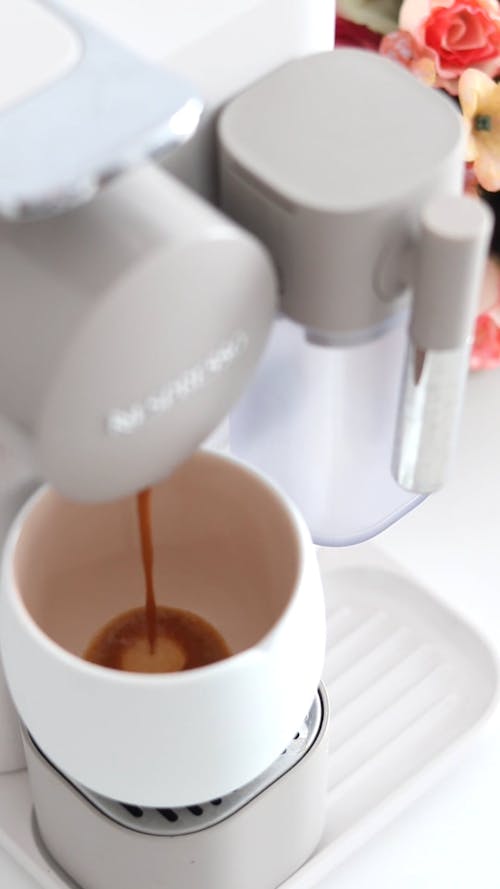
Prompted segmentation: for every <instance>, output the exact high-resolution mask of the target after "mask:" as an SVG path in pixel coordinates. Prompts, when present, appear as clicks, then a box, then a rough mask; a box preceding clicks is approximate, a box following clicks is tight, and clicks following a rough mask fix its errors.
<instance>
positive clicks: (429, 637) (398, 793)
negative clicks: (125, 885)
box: [0, 544, 499, 889]
mask: <svg viewBox="0 0 500 889" xmlns="http://www.w3.org/2000/svg"><path fill="white" fill-rule="evenodd" d="M319 557H320V564H321V568H322V574H323V580H324V585H325V594H326V607H327V614H328V650H327V656H326V664H325V673H324V680H325V683H326V685H327V687H328V690H329V693H330V698H331V705H332V712H333V716H332V730H331V745H330V746H331V750H330V766H329V776H328V781H329V795H328V814H327V823H326V829H325V833H324V836H323V839H322V842H321V844H320V847H319V849H318V850H317V852H316V854H315V855H314V856H313V858H311V859H310V861H309V862H308V863H307V864H306V865H304V867H302V868H301V870H300V871H298V872H297V873H296V874H295V875H294V876H293V877H291V878H290V879H289V880H287V882H286V883H285V884H284V886H283V889H306V887H307V889H312V887H314V886H315V885H316V883H318V882H319V881H320V880H321V879H323V878H324V877H325V875H326V874H328V873H329V872H330V871H332V870H333V869H334V868H335V867H336V866H337V865H338V864H339V863H340V862H341V861H343V860H344V859H345V858H346V857H347V856H348V855H349V854H351V853H352V852H354V851H355V850H356V849H357V848H359V847H360V846H362V845H363V844H364V843H365V842H366V841H367V840H368V839H369V838H370V837H372V836H373V834H374V833H376V832H377V831H378V830H380V829H381V828H382V827H384V826H385V825H386V824H388V822H389V821H390V820H392V819H393V818H394V817H395V816H396V815H398V813H399V812H401V811H403V810H404V809H405V808H407V807H408V806H409V805H410V804H411V802H412V801H413V800H415V799H416V798H417V797H418V796H420V795H421V794H422V793H423V792H424V791H425V790H426V789H427V788H428V787H429V785H430V784H432V783H433V782H434V781H435V780H436V779H437V778H438V777H439V776H440V775H441V774H442V772H443V771H444V769H445V768H446V767H447V766H449V765H450V764H451V763H452V762H453V759H454V758H455V756H456V754H457V753H459V752H460V750H461V748H462V746H463V744H464V742H465V741H467V740H469V739H470V737H471V736H472V735H473V733H474V731H476V730H477V729H478V727H479V726H480V725H481V723H482V722H484V720H485V718H486V717H487V716H488V714H489V713H490V712H491V710H492V707H493V705H494V702H495V699H496V696H497V690H498V685H499V674H498V667H497V662H496V658H495V656H494V654H493V653H492V651H491V650H490V648H489V646H488V645H487V644H486V643H485V641H484V640H483V639H482V638H481V636H480V635H479V634H478V633H476V631H475V630H473V629H472V627H470V626H469V625H468V624H467V623H465V622H464V621H462V619H461V618H460V617H459V616H458V615H456V614H454V613H453V612H451V611H450V610H449V609H448V607H446V606H444V605H442V604H441V603H440V602H439V600H438V599H437V598H436V597H435V596H433V595H432V594H431V593H430V592H429V590H426V589H424V588H422V587H421V586H419V585H418V584H416V583H415V582H414V581H413V580H412V579H411V578H410V577H408V575H407V574H405V572H404V571H402V569H401V568H400V567H399V566H396V565H395V564H394V563H393V562H391V561H390V560H389V559H387V557H385V556H383V555H382V554H381V553H380V552H379V551H378V550H377V548H376V547H375V546H374V545H372V544H370V545H367V544H363V545H362V546H361V547H356V548H352V549H348V550H321V551H320V553H319ZM0 845H2V846H3V847H4V848H5V849H6V851H8V852H9V853H10V854H11V855H12V857H13V858H14V859H15V860H16V861H17V862H18V863H19V864H20V865H21V866H22V867H24V868H25V870H26V871H27V872H28V873H29V874H30V875H31V876H32V877H34V878H35V880H36V881H37V882H38V883H39V885H40V886H41V887H43V889H68V885H69V884H68V883H67V881H66V880H65V879H64V877H63V876H61V875H60V874H58V873H56V872H55V871H54V870H53V869H52V868H51V867H50V866H49V865H48V863H47V861H46V859H45V858H44V856H43V855H42V853H41V852H40V850H39V848H38V846H37V842H36V840H35V837H34V834H33V831H32V822H31V799H30V792H29V786H28V781H27V776H26V773H25V772H18V773H16V774H13V775H5V776H2V777H0ZM72 889H73V884H72ZM143 889H149V887H147V886H144V887H143ZM235 889H236V887H235ZM255 889H258V887H255Z"/></svg>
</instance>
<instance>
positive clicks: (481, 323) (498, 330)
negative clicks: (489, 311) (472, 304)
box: [470, 315, 500, 370]
mask: <svg viewBox="0 0 500 889" xmlns="http://www.w3.org/2000/svg"><path fill="white" fill-rule="evenodd" d="M499 365H500V327H497V324H496V323H495V321H494V319H493V318H491V317H490V315H479V318H477V320H476V331H475V335H474V345H473V347H472V352H471V357H470V367H471V370H487V369H489V368H492V367H498V366H499Z"/></svg>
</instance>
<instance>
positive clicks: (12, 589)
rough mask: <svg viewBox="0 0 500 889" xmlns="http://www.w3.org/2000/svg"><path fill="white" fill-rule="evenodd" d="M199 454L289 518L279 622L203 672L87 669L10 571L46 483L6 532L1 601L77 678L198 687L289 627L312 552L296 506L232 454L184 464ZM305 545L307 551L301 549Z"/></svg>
mask: <svg viewBox="0 0 500 889" xmlns="http://www.w3.org/2000/svg"><path fill="white" fill-rule="evenodd" d="M200 453H203V454H205V455H210V456H211V457H212V458H214V459H216V460H219V461H221V462H224V463H231V464H233V465H235V466H236V467H238V468H239V469H240V470H241V471H243V472H245V473H247V474H248V475H250V476H253V478H254V479H256V480H257V481H258V482H259V483H260V484H261V485H262V486H263V487H264V488H266V489H267V490H268V492H269V493H270V494H271V495H273V496H274V497H275V498H276V500H277V501H278V502H279V505H280V506H281V507H282V508H283V509H284V510H285V511H286V512H287V514H288V518H289V520H290V529H291V531H292V533H293V536H294V543H295V546H296V549H297V572H296V578H295V583H294V586H293V589H292V591H291V594H290V596H289V599H288V602H287V603H286V605H285V607H284V609H283V611H282V612H281V614H280V616H279V617H278V618H277V620H276V621H275V622H274V624H273V625H272V626H271V627H270V629H269V630H268V631H267V632H266V633H265V634H264V636H262V637H261V638H260V639H259V640H258V642H256V643H255V644H254V645H252V646H251V647H250V648H246V649H244V650H243V651H240V652H237V653H236V654H232V655H230V656H229V657H228V658H224V660H220V661H216V662H215V663H213V664H207V665H205V666H203V667H193V668H192V669H190V670H181V671H177V672H171V673H140V672H132V671H126V670H115V669H112V668H110V667H104V666H102V665H100V664H94V663H91V662H90V661H87V660H85V658H83V657H80V656H78V655H76V654H73V653H72V652H70V651H68V650H67V649H66V648H64V647H63V646H62V645H60V644H59V643H58V642H55V640H54V639H51V637H50V636H48V635H47V634H46V633H45V632H44V631H43V630H42V629H41V628H40V627H39V625H38V624H37V622H36V621H35V620H34V618H33V617H32V615H31V614H30V612H29V610H28V608H27V607H26V604H25V603H24V601H23V598H22V595H21V593H20V591H19V586H18V582H17V578H16V576H15V571H14V563H15V555H16V549H17V546H18V543H19V539H20V536H21V532H22V529H23V526H24V523H25V521H26V519H27V517H28V515H29V514H30V513H31V511H32V510H33V509H34V507H35V506H36V505H37V504H38V503H39V502H40V501H41V500H43V498H44V497H45V496H46V495H47V493H49V492H50V491H53V490H55V489H54V488H52V487H51V485H49V484H48V483H45V482H44V483H43V484H42V485H41V486H40V487H39V488H37V490H36V491H35V492H34V493H33V494H32V495H31V496H30V497H29V498H28V500H27V501H26V503H25V504H24V505H23V506H22V507H21V509H20V510H19V512H18V513H17V515H16V517H15V518H14V520H13V522H12V524H11V526H10V528H9V531H8V534H7V536H6V539H5V543H4V547H3V552H2V580H3V598H4V601H5V599H9V601H10V603H11V607H12V608H13V610H14V612H15V614H16V616H17V618H18V620H19V621H22V622H23V624H24V626H25V627H26V628H27V631H28V633H29V635H30V636H31V637H32V638H33V639H34V640H35V642H36V644H37V646H38V647H40V648H42V649H43V650H44V651H45V652H46V653H48V654H49V655H50V656H51V657H52V658H57V659H58V660H59V661H62V662H63V663H65V664H66V665H67V666H68V667H72V668H75V669H78V670H79V672H81V673H82V672H83V674H84V675H85V674H86V675H88V676H89V677H100V678H101V679H104V678H107V679H108V680H109V681H110V682H112V683H113V684H118V685H122V686H130V685H139V686H144V685H146V686H151V685H152V686H157V685H169V684H172V685H173V684H174V683H175V684H176V685H177V684H179V683H181V684H189V683H190V682H191V681H192V680H193V679H196V681H198V682H199V681H200V679H201V678H202V677H206V678H207V680H208V678H209V677H211V676H217V675H218V674H219V673H222V674H223V673H224V672H226V671H227V669H228V666H227V665H228V663H231V664H232V665H233V666H236V667H237V668H240V667H244V666H245V664H246V662H249V661H251V660H254V659H255V658H256V657H261V656H263V654H264V650H265V649H266V648H267V647H268V646H269V644H270V643H271V641H272V639H273V637H274V636H275V635H276V633H277V632H278V631H279V629H280V627H281V626H282V625H283V622H286V621H287V619H288V616H289V614H290V612H291V611H292V609H293V607H294V605H295V603H296V601H297V598H298V596H299V591H300V588H301V586H302V584H303V580H304V577H305V573H306V558H307V542H310V544H311V546H313V542H312V539H311V538H310V534H309V531H308V528H307V526H306V524H305V521H304V519H303V518H302V516H301V514H300V512H299V510H298V509H297V507H296V506H295V504H294V503H293V502H292V501H291V500H290V498H289V497H288V495H287V494H285V492H283V491H282V490H281V489H280V488H279V487H278V486H277V485H276V484H275V483H274V482H273V481H272V480H271V479H269V478H268V477H267V476H266V475H264V474H263V473H261V472H259V471H258V470H255V469H254V468H253V467H251V466H249V465H248V464H247V463H246V462H245V461H244V460H242V459H240V458H238V457H234V456H233V455H230V454H220V453H217V452H214V451H212V450H210V449H209V448H206V449H204V448H199V449H197V450H196V451H194V453H193V454H191V455H190V457H188V458H187V460H190V459H191V457H193V456H194V455H195V454H200ZM186 462H187V461H186ZM181 465H182V464H181ZM56 493H57V492H56ZM304 538H306V540H304ZM305 543H306V545H304V544H305Z"/></svg>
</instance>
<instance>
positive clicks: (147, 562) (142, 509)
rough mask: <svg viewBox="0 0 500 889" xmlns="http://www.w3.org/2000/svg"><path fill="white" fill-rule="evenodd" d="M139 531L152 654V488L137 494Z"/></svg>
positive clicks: (154, 606)
mask: <svg viewBox="0 0 500 889" xmlns="http://www.w3.org/2000/svg"><path fill="white" fill-rule="evenodd" d="M137 511H138V513H139V531H140V534H141V552H142V567H143V569H144V580H145V581H146V623H147V627H148V642H149V650H150V652H151V654H154V650H155V644H156V633H157V615H156V597H155V588H154V582H153V535H152V533H151V488H146V489H145V490H144V491H139V493H138V495H137Z"/></svg>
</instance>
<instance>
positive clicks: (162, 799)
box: [0, 452, 325, 806]
mask: <svg viewBox="0 0 500 889" xmlns="http://www.w3.org/2000/svg"><path fill="white" fill-rule="evenodd" d="M152 517H153V540H154V560H155V565H154V573H155V584H156V592H157V601H158V604H160V605H161V604H163V605H169V606H173V607H179V608H184V609H187V610H190V611H193V612H195V613H196V614H198V615H200V616H201V617H203V618H205V619H206V620H208V621H209V622H210V623H211V624H212V625H214V626H215V627H216V628H217V629H218V630H219V632H220V633H221V634H222V635H223V637H224V638H225V640H226V642H227V643H228V645H229V648H230V650H231V651H232V652H233V655H232V656H231V657H229V658H228V659H226V660H223V661H219V662H218V663H215V664H211V665H209V666H206V667H201V668H197V669H193V670H189V671H185V672H178V673H168V674H141V673H129V672H122V671H118V670H112V669H108V668H105V667H101V666H97V665H94V664H91V663H89V662H87V661H85V660H83V658H82V654H83V653H84V651H85V649H86V647H87V646H88V643H89V642H90V640H91V638H92V637H93V636H94V635H95V634H96V632H97V631H98V630H99V629H100V628H102V627H103V626H104V625H105V624H106V623H107V622H108V621H110V620H111V619H113V618H114V617H115V616H116V615H118V614H120V613H122V612H124V611H126V610H129V609H130V608H133V607H138V606H140V605H142V604H143V602H144V579H143V575H142V564H141V557H140V541H139V534H138V526H137V513H136V503H135V498H133V497H130V498H125V499H122V500H119V501H113V502H110V503H100V504H77V503H73V502H69V501H67V500H63V499H62V498H61V497H60V496H59V495H58V494H57V493H55V492H54V491H53V490H51V489H48V488H44V489H42V490H41V491H39V492H38V493H37V494H36V495H35V496H34V497H33V498H32V499H31V500H30V501H29V502H28V503H27V505H26V506H25V507H24V509H23V510H22V511H21V513H20V514H19V515H18V517H17V519H16V520H15V522H14V524H13V526H12V528H11V531H10V533H9V536H8V538H7V543H6V547H5V550H4V558H3V567H2V586H3V595H2V606H1V620H0V627H1V637H0V638H1V646H2V655H3V659H4V665H5V672H6V676H7V681H8V684H9V687H10V691H11V694H12V697H13V700H14V702H15V705H16V707H17V710H18V712H19V715H20V717H21V719H22V720H23V721H24V723H25V725H26V726H27V728H28V730H29V732H30V733H31V735H32V736H33V738H34V740H35V741H36V743H37V744H38V745H39V747H40V748H41V749H42V751H43V752H44V753H45V755H46V756H47V757H48V758H49V759H50V760H51V761H52V762H53V763H54V764H55V765H56V766H57V767H58V768H59V769H60V770H61V771H62V772H64V773H65V774H66V775H68V776H69V777H70V778H71V779H73V780H74V781H76V782H78V783H81V784H83V785H85V786H86V787H88V788H90V789H92V790H94V791H96V792H98V793H101V794H103V795H105V796H108V797H112V798H113V799H117V800H121V801H124V802H128V803H137V804H139V805H143V806H166V805H175V806H183V805H189V804H193V803H195V802H202V801H206V800H210V799H213V798H215V797H218V796H222V795H223V794H225V793H228V792H230V791H232V790H234V789H236V788H238V787H241V786H242V785H244V784H246V783H247V782H248V781H249V780H251V779H253V778H254V777H256V776H257V775H258V774H260V773H261V772H262V771H263V770H264V769H265V768H266V767H267V766H268V765H270V763H271V762H272V761H273V760H274V759H275V758H276V757H277V756H279V754H280V752H281V751H282V750H283V748H284V747H286V746H287V744H288V743H289V741H290V740H291V738H292V737H293V735H294V734H295V732H296V730H297V728H298V726H299V725H300V723H301V721H302V719H303V718H304V716H305V715H306V713H307V711H308V710H309V707H310V705H311V703H312V700H313V697H314V694H315V692H316V689H317V686H318V682H319V680H320V675H321V671H322V666H323V658H324V641H325V618H324V602H323V594H322V587H321V580H320V576H319V570H318V566H317V562H316V556H315V552H314V548H313V545H312V542H311V538H310V535H309V531H308V530H307V528H306V525H305V523H304V521H303V519H302V518H301V516H300V515H299V513H298V512H297V510H296V509H295V508H294V506H293V505H292V504H291V503H290V502H289V501H288V500H286V498H285V497H283V495H282V494H281V493H280V492H279V491H278V490H277V489H276V488H275V487H274V486H273V485H272V484H271V483H270V482H268V481H266V480H265V479H264V478H262V477H261V476H259V475H258V474H256V473H255V472H254V471H252V470H250V469H248V468H246V467H245V466H244V465H243V464H242V463H240V462H239V461H237V460H234V459H230V458H228V457H221V456H216V455H214V454H209V453H207V452H198V453H197V454H196V455H195V456H193V457H191V458H190V459H189V460H188V461H187V462H186V463H184V464H183V465H182V466H181V467H180V468H179V469H177V470H176V472H174V473H173V475H171V476H170V477H169V478H168V479H167V480H166V481H165V482H163V483H161V484H160V485H158V486H156V487H155V488H154V489H153V500H152Z"/></svg>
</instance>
